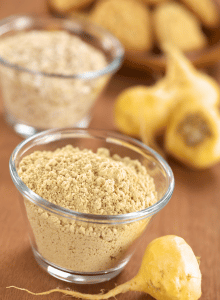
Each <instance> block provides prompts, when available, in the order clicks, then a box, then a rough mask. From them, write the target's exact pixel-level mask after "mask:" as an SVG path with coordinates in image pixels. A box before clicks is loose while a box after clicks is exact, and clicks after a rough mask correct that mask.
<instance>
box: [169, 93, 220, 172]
mask: <svg viewBox="0 0 220 300" xmlns="http://www.w3.org/2000/svg"><path fill="white" fill-rule="evenodd" d="M187 100H188V101H186V100H184V101H183V102H181V103H180V104H179V105H177V107H176V108H175V109H174V111H173V113H172V116H171V117H170V119H169V122H168V125H167V129H166V132H165V139H164V146H165V149H166V152H167V153H170V154H171V155H172V156H173V157H176V158H177V159H178V160H179V161H181V162H183V163H184V164H185V165H187V166H189V167H193V168H197V169H204V168H208V167H211V166H212V165H214V164H215V163H217V162H219V161H220V117H219V113H218V111H217V110H216V109H215V108H212V107H211V108H208V107H205V106H204V105H202V104H201V103H200V102H199V101H197V102H196V101H195V100H193V101H190V98H188V99H187Z"/></svg>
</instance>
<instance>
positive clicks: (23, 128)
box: [5, 113, 91, 139]
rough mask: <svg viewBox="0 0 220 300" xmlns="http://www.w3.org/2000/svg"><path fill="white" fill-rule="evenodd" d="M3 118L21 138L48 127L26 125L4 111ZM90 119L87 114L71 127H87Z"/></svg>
mask: <svg viewBox="0 0 220 300" xmlns="http://www.w3.org/2000/svg"><path fill="white" fill-rule="evenodd" d="M5 120H6V122H7V123H8V124H9V125H10V126H11V127H12V128H13V129H14V131H15V132H16V133H17V134H18V135H20V136H21V137H23V138H25V139H26V138H28V137H30V136H32V135H34V134H36V133H38V132H41V131H43V130H46V129H49V128H45V129H38V128H35V127H33V126H30V125H27V124H25V123H22V122H20V120H17V119H16V118H14V117H13V116H12V115H10V114H8V113H5ZM90 121H91V116H90V115H87V116H85V117H84V118H83V119H82V120H80V121H78V122H77V123H75V124H73V125H72V126H71V127H76V128H87V127H88V126H89V123H90Z"/></svg>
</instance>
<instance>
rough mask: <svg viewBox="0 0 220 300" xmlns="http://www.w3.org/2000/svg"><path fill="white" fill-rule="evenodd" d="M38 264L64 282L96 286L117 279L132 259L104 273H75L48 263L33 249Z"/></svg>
mask: <svg viewBox="0 0 220 300" xmlns="http://www.w3.org/2000/svg"><path fill="white" fill-rule="evenodd" d="M32 250H33V253H34V256H35V259H36V261H37V263H38V264H39V265H40V267H41V268H43V269H44V270H45V271H46V272H47V273H49V274H50V275H51V276H53V277H55V278H58V279H60V280H62V281H66V282H71V283H76V284H95V283H101V282H105V281H109V280H111V279H112V278H114V277H116V276H117V275H118V274H119V273H121V271H122V270H123V269H124V267H125V266H126V264H127V263H128V261H129V260H130V257H131V256H129V257H127V259H126V260H123V262H122V263H121V264H120V265H118V266H117V267H116V268H112V269H109V270H107V271H102V272H74V271H71V270H67V269H64V268H61V267H58V266H56V265H54V264H52V263H51V262H49V261H47V260H46V259H45V258H44V257H42V255H40V253H39V252H38V251H37V250H36V249H35V248H32Z"/></svg>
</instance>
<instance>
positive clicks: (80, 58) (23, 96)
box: [0, 30, 107, 129]
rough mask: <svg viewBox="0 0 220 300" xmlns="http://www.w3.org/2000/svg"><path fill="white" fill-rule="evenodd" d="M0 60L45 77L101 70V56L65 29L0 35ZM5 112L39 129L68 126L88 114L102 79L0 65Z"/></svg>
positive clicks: (103, 58)
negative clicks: (74, 76)
mask: <svg viewBox="0 0 220 300" xmlns="http://www.w3.org/2000/svg"><path fill="white" fill-rule="evenodd" d="M0 56H1V57H2V58H3V59H5V60H6V61H8V62H9V63H12V64H16V65H18V66H19V67H24V68H27V69H29V70H32V71H37V72H46V73H49V74H61V75H71V74H81V73H84V72H89V71H97V70H101V69H103V68H104V67H106V65H107V61H106V58H105V55H104V54H103V53H102V52H101V51H99V50H97V49H95V48H94V47H92V46H91V45H89V44H87V43H86V42H84V41H83V40H81V39H80V38H79V37H77V36H73V35H71V34H69V33H67V32H65V31H62V30H61V31H46V30H44V31H43V30H39V31H37V30H32V31H29V32H21V33H17V34H15V35H13V36H9V37H5V38H4V39H2V40H1V42H0ZM0 79H1V85H2V93H3V100H4V104H5V108H6V111H7V112H8V113H9V114H10V115H11V116H12V117H13V118H15V119H17V120H18V121H20V122H22V123H26V124H27V125H30V126H33V127H36V128H39V129H44V128H45V129H46V128H53V127H67V126H73V125H74V124H76V123H77V122H79V121H80V120H81V119H83V118H84V117H85V116H86V115H87V114H88V112H89V110H90V108H91V107H92V105H93V103H94V101H95V100H96V98H97V95H98V94H99V93H100V90H101V89H102V88H103V86H104V85H105V83H106V80H107V75H106V76H103V77H98V78H94V79H90V80H83V79H72V78H70V79H68V78H62V77H59V76H58V77H50V76H44V75H42V74H40V73H39V74H31V73H29V72H24V71H21V70H19V69H18V68H8V67H5V66H3V65H0Z"/></svg>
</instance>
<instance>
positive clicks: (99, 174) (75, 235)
mask: <svg viewBox="0 0 220 300" xmlns="http://www.w3.org/2000/svg"><path fill="white" fill-rule="evenodd" d="M18 174H19V176H20V178H21V179H22V181H23V182H24V183H25V184H26V185H27V186H28V187H29V188H30V189H31V190H32V191H34V192H35V193H36V194H38V195H40V196H41V197H42V198H44V199H46V200H48V201H49V202H51V203H53V204H56V205H60V206H62V207H65V208H68V209H71V210H74V211H78V212H82V213H88V214H99V215H119V214H125V213H130V212H136V211H140V210H143V209H145V208H147V207H149V206H151V205H153V204H154V203H156V202H157V192H156V190H155V185H154V181H153V178H152V177H151V176H149V174H148V172H147V170H146V168H145V167H144V166H143V165H142V164H141V163H140V162H139V161H138V160H132V159H130V158H129V157H124V158H121V157H120V156H119V155H117V154H114V155H113V156H110V153H109V150H108V149H106V148H99V149H98V150H97V152H96V153H94V152H92V151H91V150H87V149H84V150H80V149H79V148H74V147H72V146H71V145H68V146H65V147H63V148H58V149H57V150H55V151H53V152H52V151H35V152H33V153H32V154H30V155H28V156H25V157H24V158H23V159H22V160H21V162H20V164H19V170H18ZM25 205H26V210H27V216H28V219H29V221H30V224H31V227H32V229H33V233H34V236H35V239H36V244H37V247H38V251H39V253H40V254H41V255H42V256H43V257H44V258H45V259H46V260H48V261H50V262H52V263H53V264H55V265H58V266H61V267H63V268H65V269H68V270H74V271H78V272H98V271H103V270H106V269H110V268H113V267H114V266H115V265H116V264H117V263H118V262H119V261H120V260H121V259H122V258H123V257H124V255H125V253H126V252H127V250H128V248H129V247H130V246H131V244H132V243H133V242H134V240H136V239H137V238H138V237H139V236H140V235H141V233H142V232H143V231H144V229H145V228H146V226H147V224H148V223H149V221H150V217H149V218H146V219H143V220H141V221H136V222H131V223H127V224H119V225H117V224H99V223H91V222H86V221H85V222H84V221H78V220H73V219H72V220H71V219H66V218H63V217H60V216H58V215H57V216H56V215H54V214H51V213H50V212H47V211H46V210H44V209H41V208H39V207H38V206H36V205H35V204H33V203H31V202H30V201H28V200H26V199H25Z"/></svg>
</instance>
